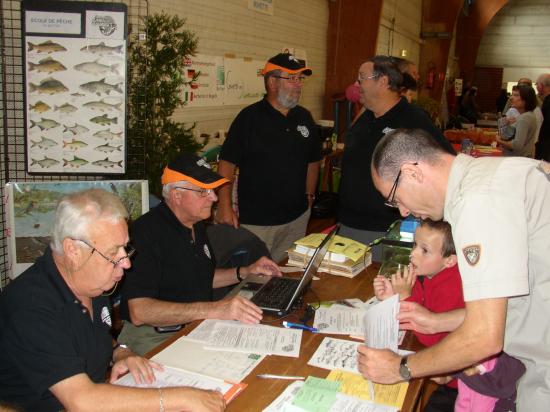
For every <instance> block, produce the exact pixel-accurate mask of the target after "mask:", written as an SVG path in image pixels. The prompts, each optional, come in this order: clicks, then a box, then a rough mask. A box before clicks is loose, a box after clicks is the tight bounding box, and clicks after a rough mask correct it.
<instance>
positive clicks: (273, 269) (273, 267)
mask: <svg viewBox="0 0 550 412" xmlns="http://www.w3.org/2000/svg"><path fill="white" fill-rule="evenodd" d="M251 274H255V275H265V276H282V275H283V274H282V273H281V271H280V270H279V266H278V265H277V264H276V263H275V262H273V261H272V260H271V259H269V258H267V257H265V256H262V257H261V258H259V259H258V260H257V261H256V262H254V263H252V264H251V265H248V266H245V267H242V268H241V269H240V275H241V276H242V277H243V279H246V277H247V276H248V275H251Z"/></svg>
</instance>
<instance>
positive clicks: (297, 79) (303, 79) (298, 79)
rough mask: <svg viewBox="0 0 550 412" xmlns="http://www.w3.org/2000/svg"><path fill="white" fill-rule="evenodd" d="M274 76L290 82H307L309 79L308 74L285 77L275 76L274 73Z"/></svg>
mask: <svg viewBox="0 0 550 412" xmlns="http://www.w3.org/2000/svg"><path fill="white" fill-rule="evenodd" d="M272 77H275V78H277V79H283V80H286V81H287V82H289V83H300V84H303V83H305V82H306V80H307V76H288V77H285V76H275V75H273V76H272Z"/></svg>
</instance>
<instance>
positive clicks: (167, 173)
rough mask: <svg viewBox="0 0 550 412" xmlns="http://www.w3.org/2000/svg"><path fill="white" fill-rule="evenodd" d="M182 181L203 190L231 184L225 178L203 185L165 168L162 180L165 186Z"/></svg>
mask: <svg viewBox="0 0 550 412" xmlns="http://www.w3.org/2000/svg"><path fill="white" fill-rule="evenodd" d="M182 180H185V181H187V182H191V183H193V184H194V185H197V186H198V187H202V188H203V189H214V188H216V187H218V186H221V185H223V184H224V183H227V182H229V180H227V179H226V178H225V177H222V178H221V179H218V180H216V181H214V182H212V183H203V182H201V181H199V180H197V179H194V178H192V177H190V176H187V175H184V174H183V173H181V172H176V171H175V170H172V169H169V168H168V167H165V168H164V173H162V179H161V182H162V184H163V185H167V184H168V183H174V182H181V181H182Z"/></svg>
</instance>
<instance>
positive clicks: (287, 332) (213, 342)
mask: <svg viewBox="0 0 550 412" xmlns="http://www.w3.org/2000/svg"><path fill="white" fill-rule="evenodd" d="M301 343H302V330H300V329H287V328H277V327H274V326H266V325H245V324H242V323H222V322H218V323H216V325H215V326H214V329H213V330H212V332H211V333H210V336H209V338H208V342H207V343H206V347H207V348H208V349H210V348H212V349H216V350H229V351H235V352H253V353H260V354H266V355H279V356H289V357H293V358H298V357H299V356H300V345H301Z"/></svg>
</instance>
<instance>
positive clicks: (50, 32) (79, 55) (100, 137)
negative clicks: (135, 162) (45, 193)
mask: <svg viewBox="0 0 550 412" xmlns="http://www.w3.org/2000/svg"><path fill="white" fill-rule="evenodd" d="M21 7H22V13H21V19H22V27H23V60H24V61H23V64H24V75H25V76H24V77H25V84H24V88H25V93H24V95H25V140H26V165H27V168H26V169H27V171H28V172H29V173H31V174H56V173H59V174H122V173H125V171H126V38H127V30H126V26H127V7H126V5H125V4H123V3H93V2H90V3H88V2H73V1H23V2H22V3H21Z"/></svg>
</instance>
